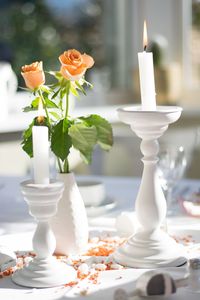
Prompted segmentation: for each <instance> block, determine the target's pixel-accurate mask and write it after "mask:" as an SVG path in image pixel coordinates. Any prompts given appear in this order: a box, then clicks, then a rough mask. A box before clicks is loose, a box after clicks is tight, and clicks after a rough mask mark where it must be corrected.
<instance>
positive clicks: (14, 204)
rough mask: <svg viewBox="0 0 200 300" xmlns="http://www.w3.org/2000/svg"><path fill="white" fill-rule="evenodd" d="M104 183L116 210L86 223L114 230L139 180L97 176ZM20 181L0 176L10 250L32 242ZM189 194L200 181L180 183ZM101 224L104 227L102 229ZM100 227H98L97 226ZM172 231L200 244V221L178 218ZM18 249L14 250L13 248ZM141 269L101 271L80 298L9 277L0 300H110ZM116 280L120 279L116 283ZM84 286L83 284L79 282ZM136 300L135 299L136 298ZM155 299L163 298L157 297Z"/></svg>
mask: <svg viewBox="0 0 200 300" xmlns="http://www.w3.org/2000/svg"><path fill="white" fill-rule="evenodd" d="M87 178H89V177H87ZM96 179H99V180H101V181H103V182H104V183H105V187H106V194H107V197H108V198H109V199H113V200H115V201H116V202H117V205H116V207H115V209H113V210H111V211H107V212H106V213H105V214H104V215H103V216H102V215H101V216H96V217H95V218H91V219H90V220H89V224H90V226H92V227H95V228H96V229H98V228H99V229H100V230H107V229H114V226H115V217H116V216H117V215H119V213H120V211H123V210H126V211H130V210H133V208H134V201H135V198H136V194H137V190H138V187H139V182H140V180H139V179H136V178H124V177H123V178H121V177H96ZM20 181H22V178H16V177H15V178H13V177H0V244H2V243H4V244H5V243H8V244H9V245H13V247H18V248H20V247H21V248H23V243H24V242H26V243H31V236H32V232H33V231H34V229H35V223H34V221H33V219H32V218H31V217H30V216H29V214H28V208H27V205H26V203H25V202H24V200H23V199H22V196H21V193H20V187H19V183H20ZM186 186H187V187H189V188H190V189H191V191H192V190H193V191H194V190H197V189H198V188H199V187H200V181H193V180H184V181H182V182H181V183H180V184H179V187H178V188H177V193H179V194H180V193H182V191H183V189H184V188H185V187H186ZM102 224H103V226H102ZM99 226H100V227H99ZM169 226H170V227H171V228H176V229H177V230H180V231H181V230H187V231H188V232H190V233H191V232H193V233H195V235H196V236H197V239H198V236H199V242H200V234H199V233H200V222H199V219H194V218H189V217H186V216H182V215H180V216H178V217H176V218H172V219H171V220H170V221H169ZM16 250H17V249H16ZM143 271H144V270H137V269H126V270H124V269H123V270H120V271H119V270H118V271H105V272H101V275H100V284H99V285H96V286H93V287H92V288H91V291H92V292H91V294H89V295H88V296H87V297H83V296H82V297H81V296H80V294H79V293H76V292H77V291H76V287H73V288H69V287H67V288H63V287H58V288H52V289H28V288H22V287H19V286H17V285H15V284H14V283H12V281H11V278H10V277H8V278H3V279H0V300H13V299H15V300H18V299H20V300H23V299H26V300H29V299H37V300H38V299H41V300H47V299H48V300H50V299H51V300H54V299H74V298H76V299H78V300H79V299H86V298H87V299H95V300H98V299H99V300H100V299H113V292H114V290H115V289H116V288H118V287H123V288H125V289H126V290H127V291H130V290H133V288H134V284H135V283H134V281H135V280H136V278H137V277H138V276H139V275H140V274H141V272H143ZM170 272H172V273H173V274H174V276H175V277H176V276H177V277H179V276H180V274H182V272H185V270H183V269H181V268H171V271H170ZM118 278H121V279H120V280H118ZM82 284H83V285H84V281H83V283H82ZM135 299H137V298H135ZM156 299H162V297H157V298H156ZM168 299H182V300H186V299H191V300H195V299H200V294H199V295H198V294H194V293H191V292H188V291H187V290H186V289H183V288H182V289H179V290H178V292H177V293H176V294H175V295H173V296H171V297H170V298H168Z"/></svg>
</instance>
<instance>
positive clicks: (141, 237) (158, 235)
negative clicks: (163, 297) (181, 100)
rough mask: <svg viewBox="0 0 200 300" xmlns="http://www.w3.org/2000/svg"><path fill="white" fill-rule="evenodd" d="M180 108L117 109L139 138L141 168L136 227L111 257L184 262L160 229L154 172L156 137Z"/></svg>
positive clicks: (161, 201) (136, 262)
mask: <svg viewBox="0 0 200 300" xmlns="http://www.w3.org/2000/svg"><path fill="white" fill-rule="evenodd" d="M181 111H182V108H180V107H176V106H157V110H156V111H143V110H142V109H141V106H132V107H124V108H119V109H118V115H119V119H120V120H121V121H122V122H124V123H126V124H129V125H130V126H131V129H132V130H133V131H134V132H135V133H136V135H137V136H138V137H140V138H141V139H142V142H141V152H142V154H143V155H144V157H143V158H142V161H143V163H144V170H143V175H142V180H141V184H140V188H139V192H138V195H137V199H136V203H135V210H136V216H137V219H138V221H139V224H140V227H139V229H138V231H137V232H136V234H134V235H133V236H131V237H130V238H129V239H128V241H127V242H126V243H125V244H123V245H122V246H121V247H119V248H118V249H117V251H116V252H115V253H114V258H115V260H116V261H117V262H118V263H120V264H122V265H124V266H129V267H139V268H159V267H175V266H180V265H182V264H184V263H185V262H186V258H185V257H184V248H183V246H181V245H179V244H177V243H176V242H175V240H174V239H173V238H171V237H170V236H169V235H168V234H167V233H166V232H164V231H162V230H161V229H160V226H161V223H162V222H163V220H164V219H165V217H166V200H165V197H164V194H163V191H162V188H161V186H160V183H159V178H158V175H157V161H158V158H157V154H158V152H159V144H158V141H157V139H158V138H159V137H161V136H162V135H163V133H164V132H165V131H166V130H167V128H168V125H169V124H171V123H174V122H176V121H177V120H178V119H179V117H180V115H181Z"/></svg>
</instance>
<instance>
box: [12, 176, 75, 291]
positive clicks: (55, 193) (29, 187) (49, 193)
mask: <svg viewBox="0 0 200 300" xmlns="http://www.w3.org/2000/svg"><path fill="white" fill-rule="evenodd" d="M21 189H22V194H23V196H24V199H25V201H26V202H27V203H28V205H29V212H30V214H31V215H32V216H33V217H35V219H36V220H37V221H38V225H37V228H36V231H35V234H34V236H33V250H34V252H35V253H36V257H35V258H34V259H33V260H32V261H31V262H30V263H29V265H28V266H25V267H24V268H22V269H20V270H18V271H16V272H15V273H14V274H13V277H12V280H13V281H14V282H15V283H16V284H19V285H22V286H27V287H36V288H44V287H53V286H58V285H62V284H66V283H68V282H70V281H73V280H74V279H75V278H76V272H75V270H74V268H73V267H71V266H68V265H66V264H65V263H62V262H60V261H58V260H57V259H56V258H55V257H53V256H52V254H53V252H54V250H55V247H56V240H55V237H54V234H53V232H52V230H51V228H50V226H49V223H48V222H49V220H50V219H51V218H52V217H53V216H54V215H55V214H56V211H57V204H58V201H59V200H60V198H61V196H62V193H63V190H64V185H63V183H62V182H58V181H54V182H51V183H50V184H34V183H32V182H31V181H24V182H22V183H21Z"/></svg>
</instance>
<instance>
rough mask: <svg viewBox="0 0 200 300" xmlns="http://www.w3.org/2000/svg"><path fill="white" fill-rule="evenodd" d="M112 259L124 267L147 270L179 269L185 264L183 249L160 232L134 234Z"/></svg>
mask: <svg viewBox="0 0 200 300" xmlns="http://www.w3.org/2000/svg"><path fill="white" fill-rule="evenodd" d="M114 258H115V260H116V261H117V262H118V263H120V264H122V265H124V266H129V267H135V268H147V269H151V268H162V267H179V266H181V265H183V264H185V263H186V258H185V257H184V250H183V247H182V246H181V245H178V244H177V243H176V242H175V240H174V239H173V238H171V237H170V236H169V235H168V234H167V233H165V232H163V231H161V230H157V231H154V232H152V233H149V232H138V233H136V234H135V235H134V236H132V237H131V238H130V239H129V240H128V241H127V243H126V244H124V245H122V246H121V247H120V248H118V250H117V251H116V252H115V254H114Z"/></svg>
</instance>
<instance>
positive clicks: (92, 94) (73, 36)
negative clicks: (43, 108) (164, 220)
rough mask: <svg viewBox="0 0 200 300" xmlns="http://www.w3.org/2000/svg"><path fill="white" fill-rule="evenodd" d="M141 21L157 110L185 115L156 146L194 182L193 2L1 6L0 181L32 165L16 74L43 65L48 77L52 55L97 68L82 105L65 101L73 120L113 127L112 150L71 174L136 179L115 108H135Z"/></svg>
mask: <svg viewBox="0 0 200 300" xmlns="http://www.w3.org/2000/svg"><path fill="white" fill-rule="evenodd" d="M144 19H146V20H147V26H148V36H149V45H148V50H149V51H153V53H154V67H155V81H156V92H157V104H158V105H176V104H178V105H180V106H183V108H184V112H183V115H182V118H181V120H180V121H179V122H178V123H177V124H175V125H173V126H171V127H170V130H168V131H167V133H166V134H165V135H164V137H163V138H162V139H161V144H162V146H163V147H164V146H165V145H169V144H170V145H171V144H174V145H175V146H177V147H179V146H183V147H184V149H185V153H186V157H187V161H188V164H187V170H186V176H187V177H197V178H199V176H200V170H199V168H198V164H195V163H193V162H194V160H195V161H196V159H199V160H200V1H197V0H196V1H192V0H176V1H174V0H168V1H165V0H126V1H125V0H124V1H123V0H59V1H58V0H36V1H30V0H29V1H22V0H21V1H20V0H0V29H1V33H0V86H1V89H0V133H1V135H0V174H5V175H25V174H27V173H29V172H30V160H29V158H28V157H27V155H26V154H25V153H24V152H23V151H22V150H21V146H20V142H21V134H22V131H23V129H25V128H26V127H27V126H28V124H29V122H30V120H31V116H28V115H26V114H25V113H22V112H21V111H22V107H23V106H26V105H28V103H29V101H30V98H29V96H28V94H27V93H26V92H23V91H22V90H20V88H19V87H20V86H24V83H23V80H22V77H21V75H20V67H21V66H22V65H24V64H29V63H31V62H33V61H35V60H42V61H43V62H44V66H45V69H47V70H56V69H58V68H59V61H58V59H57V58H58V56H59V55H60V54H61V53H62V52H63V51H64V50H66V49H70V48H76V49H78V50H80V51H81V52H86V53H88V54H90V55H92V56H93V57H94V59H95V67H94V68H93V69H91V70H90V71H88V75H87V76H88V79H89V80H90V82H92V83H93V85H94V89H93V91H88V95H87V96H86V97H85V96H83V97H82V98H81V99H80V100H75V102H74V100H73V99H72V102H73V103H72V105H71V109H72V112H71V113H72V114H73V113H74V114H77V113H80V114H82V113H84V114H85V113H86V114H87V113H88V114H89V113H91V112H93V110H94V109H95V108H96V111H97V112H98V113H103V115H106V117H107V118H108V119H109V120H110V122H112V125H113V131H114V142H115V143H114V147H113V149H112V150H111V151H110V152H109V153H102V152H101V151H100V149H98V148H97V149H96V150H95V153H94V156H93V163H92V165H91V166H85V165H83V164H82V163H81V160H80V158H79V156H78V154H77V153H72V157H71V166H72V169H73V170H74V171H75V172H76V173H78V174H79V173H82V174H104V175H117V176H140V175H141V168H142V163H141V162H140V158H141V153H140V149H139V144H140V141H139V139H138V138H137V137H136V136H134V134H133V133H132V132H131V130H130V129H129V128H128V127H127V126H125V125H123V124H121V123H120V122H119V121H118V119H117V115H116V108H117V107H118V106H120V105H124V104H134V103H139V102H140V90H139V79H138V78H139V77H138V76H139V74H138V61H137V53H138V52H139V51H142V30H143V22H144ZM6 62H7V64H6ZM10 65H11V66H12V70H13V72H14V73H13V72H12V70H11V69H10ZM14 74H16V77H15V75H14ZM16 79H17V81H18V88H17V83H16Z"/></svg>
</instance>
